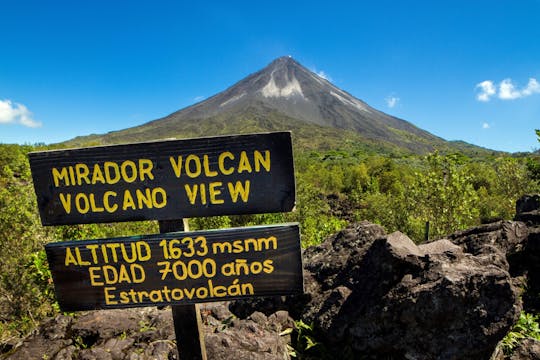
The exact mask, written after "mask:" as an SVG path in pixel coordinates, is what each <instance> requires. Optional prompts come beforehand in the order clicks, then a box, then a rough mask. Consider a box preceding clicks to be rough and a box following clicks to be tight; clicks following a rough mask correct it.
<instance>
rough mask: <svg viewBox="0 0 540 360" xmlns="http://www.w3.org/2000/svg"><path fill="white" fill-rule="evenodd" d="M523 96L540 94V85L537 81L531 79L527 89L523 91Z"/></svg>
mask: <svg viewBox="0 0 540 360" xmlns="http://www.w3.org/2000/svg"><path fill="white" fill-rule="evenodd" d="M522 93H523V96H529V95H532V94H538V93H540V84H539V83H538V81H536V79H535V78H530V79H529V82H528V83H527V87H526V88H525V89H523V91H522Z"/></svg>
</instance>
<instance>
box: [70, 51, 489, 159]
mask: <svg viewBox="0 0 540 360" xmlns="http://www.w3.org/2000/svg"><path fill="white" fill-rule="evenodd" d="M277 130H291V131H292V132H293V137H294V140H295V143H297V144H300V145H301V147H307V148H313V149H321V148H322V149H328V148H336V147H337V148H342V147H343V146H344V144H345V145H346V146H349V147H351V146H352V147H357V148H363V149H372V150H373V149H375V150H380V151H396V150H397V151H400V152H409V153H426V152H429V151H433V150H435V149H439V150H442V151H465V152H469V153H470V152H479V151H486V149H482V148H479V147H476V146H473V145H470V144H466V143H463V142H449V141H446V140H444V139H442V138H440V137H437V136H435V135H433V134H431V133H429V132H427V131H425V130H422V129H420V128H418V127H416V126H414V125H413V124H412V123H410V122H408V121H405V120H402V119H399V118H396V117H394V116H391V115H388V114H385V113H384V112H382V111H379V110H376V109H374V108H373V107H371V106H369V105H368V104H366V103H365V102H363V101H362V100H360V99H357V98H355V97H354V96H352V95H351V94H349V93H348V92H346V91H344V90H342V89H340V88H338V87H336V86H335V85H333V84H332V83H331V82H329V81H328V80H327V79H325V78H322V77H320V76H319V75H317V74H315V73H313V72H312V71H310V70H308V69H307V68H305V67H304V66H302V65H301V64H299V63H298V62H297V61H295V60H294V59H293V58H291V57H288V56H285V57H280V58H278V59H276V60H274V61H272V62H271V63H270V64H269V65H268V66H267V67H265V68H264V69H262V70H260V71H258V72H256V73H253V74H251V75H249V76H248V77H246V78H244V79H243V80H241V81H239V82H237V83H236V84H234V85H233V86H231V87H229V88H228V89H226V90H224V91H222V92H220V93H218V94H216V95H214V96H212V97H210V98H208V99H206V100H204V101H201V102H199V103H197V104H194V105H192V106H189V107H186V108H184V109H181V110H179V111H176V112H174V113H172V114H170V115H168V116H166V117H164V118H161V119H157V120H154V121H150V122H147V123H145V124H143V125H140V126H136V127H133V128H128V129H124V130H120V131H114V132H110V133H107V134H104V135H90V136H86V137H78V138H75V139H73V140H71V141H69V142H67V143H68V144H69V145H82V144H85V145H87V144H117V143H127V142H134V141H147V140H156V139H163V138H171V137H175V138H186V137H198V136H210V135H225V134H243V133H253V132H265V131H277Z"/></svg>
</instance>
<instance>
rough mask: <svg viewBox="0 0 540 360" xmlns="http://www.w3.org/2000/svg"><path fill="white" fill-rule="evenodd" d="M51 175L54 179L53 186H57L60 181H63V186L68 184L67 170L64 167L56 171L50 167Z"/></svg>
mask: <svg viewBox="0 0 540 360" xmlns="http://www.w3.org/2000/svg"><path fill="white" fill-rule="evenodd" d="M52 176H53V181H54V186H56V187H59V186H60V181H63V182H64V186H69V178H68V172H67V169H66V168H65V167H63V168H62V171H58V169H57V168H54V167H53V168H52Z"/></svg>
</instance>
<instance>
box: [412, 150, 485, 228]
mask: <svg viewBox="0 0 540 360" xmlns="http://www.w3.org/2000/svg"><path fill="white" fill-rule="evenodd" d="M426 163H427V164H426V165H427V166H426V168H425V172H417V173H416V174H415V181H414V183H413V185H412V188H411V190H410V194H409V199H410V200H409V204H410V214H411V216H412V219H411V220H410V221H413V222H418V221H429V222H430V231H431V237H436V236H441V235H446V234H449V233H451V232H454V231H456V230H459V229H464V228H466V227H468V226H472V225H474V224H475V223H476V222H477V219H478V195H477V194H476V192H475V190H474V188H473V178H472V176H471V175H470V174H468V173H467V171H466V169H465V167H464V166H463V165H461V164H460V162H459V159H458V158H457V157H456V156H455V155H447V156H441V155H439V154H438V153H433V154H430V155H428V156H427V158H426Z"/></svg>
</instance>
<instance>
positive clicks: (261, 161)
mask: <svg viewBox="0 0 540 360" xmlns="http://www.w3.org/2000/svg"><path fill="white" fill-rule="evenodd" d="M253 157H254V158H255V171H256V172H259V171H261V165H262V167H263V168H264V169H265V170H266V171H267V172H270V151H269V150H265V151H264V158H263V155H262V154H261V152H260V151H258V150H255V151H254V152H253Z"/></svg>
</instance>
